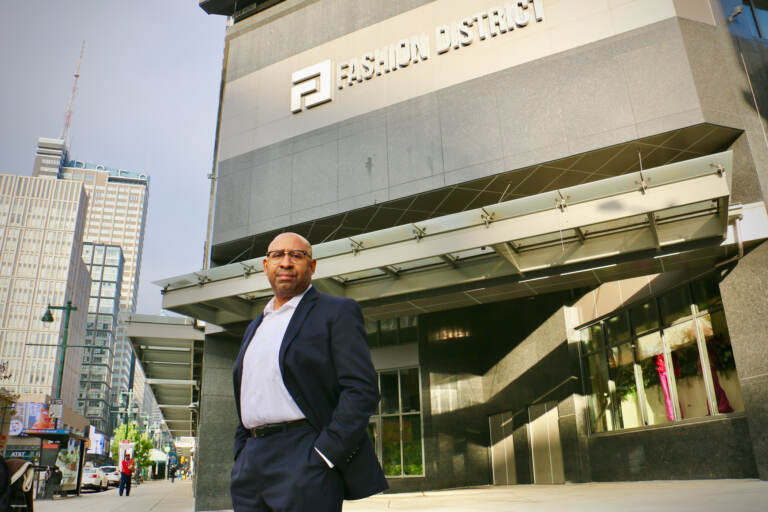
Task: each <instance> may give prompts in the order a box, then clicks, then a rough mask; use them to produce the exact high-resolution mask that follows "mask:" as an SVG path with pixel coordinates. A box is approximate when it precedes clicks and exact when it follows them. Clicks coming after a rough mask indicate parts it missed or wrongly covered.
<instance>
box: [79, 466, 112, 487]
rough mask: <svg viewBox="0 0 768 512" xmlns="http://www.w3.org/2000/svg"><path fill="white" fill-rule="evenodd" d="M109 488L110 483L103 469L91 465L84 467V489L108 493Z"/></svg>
mask: <svg viewBox="0 0 768 512" xmlns="http://www.w3.org/2000/svg"><path fill="white" fill-rule="evenodd" d="M108 487H109V481H108V480H107V475H105V474H104V471H102V470H101V468H97V467H96V466H93V465H91V464H86V465H85V467H83V484H82V486H81V488H83V489H96V490H97V491H106V490H107V488H108Z"/></svg>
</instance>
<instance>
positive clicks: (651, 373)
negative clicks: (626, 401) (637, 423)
mask: <svg viewBox="0 0 768 512" xmlns="http://www.w3.org/2000/svg"><path fill="white" fill-rule="evenodd" d="M637 363H638V366H639V367H640V378H641V385H642V390H643V399H642V406H643V412H644V413H645V421H646V424H647V425H658V424H661V423H668V422H670V421H672V420H674V419H675V411H674V407H672V402H671V401H670V400H668V399H667V397H668V396H669V389H670V388H669V381H668V379H667V366H666V361H665V359H664V346H663V344H662V342H661V332H660V331H655V332H651V333H649V334H646V335H644V336H639V337H638V338H637Z"/></svg>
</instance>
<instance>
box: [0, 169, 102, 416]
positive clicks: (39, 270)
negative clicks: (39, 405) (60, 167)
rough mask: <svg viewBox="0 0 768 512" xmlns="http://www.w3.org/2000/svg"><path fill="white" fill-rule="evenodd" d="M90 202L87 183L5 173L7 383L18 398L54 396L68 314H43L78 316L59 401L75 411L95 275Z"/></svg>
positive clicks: (0, 229)
mask: <svg viewBox="0 0 768 512" xmlns="http://www.w3.org/2000/svg"><path fill="white" fill-rule="evenodd" d="M86 208H87V198H86V195H85V190H84V189H83V186H82V184H80V183H77V182H65V181H56V180H51V179H41V178H35V177H30V176H9V175H0V360H2V361H5V362H7V363H8V366H9V370H10V371H9V373H10V374H11V377H10V379H9V380H8V381H7V382H6V383H4V386H5V387H7V388H8V389H9V390H10V391H12V392H14V393H18V394H47V395H49V396H55V395H56V391H57V390H56V386H57V378H58V375H59V372H60V371H61V370H62V368H61V364H60V361H61V352H60V350H61V349H60V348H57V347H55V346H53V345H57V344H59V343H60V338H61V336H62V335H63V333H64V327H63V322H62V317H63V313H62V312H61V311H55V310H54V311H53V313H54V314H53V317H54V321H53V322H52V323H44V322H42V321H41V317H42V316H43V313H44V312H45V310H46V306H47V305H48V304H51V305H56V306H62V305H64V304H66V302H67V301H72V304H73V305H74V306H75V307H77V310H75V311H72V313H71V316H70V321H69V329H68V342H67V343H68V345H70V347H69V348H68V349H67V351H66V358H65V363H64V369H63V377H62V389H61V398H62V399H63V402H64V404H65V405H66V406H67V407H69V408H71V409H76V405H77V393H78V388H79V382H78V381H79V378H80V365H81V362H82V357H83V356H82V352H83V350H82V348H80V347H78V345H79V346H82V345H83V342H84V335H85V322H86V315H87V305H88V291H89V289H90V286H91V283H90V277H89V275H88V270H87V269H86V268H85V265H84V264H83V262H82V259H81V257H80V254H81V244H82V242H81V240H82V236H83V228H84V227H85V215H86Z"/></svg>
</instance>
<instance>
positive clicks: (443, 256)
mask: <svg viewBox="0 0 768 512" xmlns="http://www.w3.org/2000/svg"><path fill="white" fill-rule="evenodd" d="M440 259H441V260H443V261H444V262H446V263H447V264H449V265H450V266H452V267H453V268H458V267H459V262H458V261H456V258H454V257H453V256H451V255H449V254H441V255H440Z"/></svg>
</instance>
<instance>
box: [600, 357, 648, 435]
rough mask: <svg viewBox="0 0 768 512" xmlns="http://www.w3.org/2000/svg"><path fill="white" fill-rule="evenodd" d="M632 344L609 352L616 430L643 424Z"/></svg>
mask: <svg viewBox="0 0 768 512" xmlns="http://www.w3.org/2000/svg"><path fill="white" fill-rule="evenodd" d="M633 351H634V350H633V348H632V344H631V343H624V344H622V345H619V346H616V347H613V348H611V349H610V351H609V352H608V366H609V372H610V377H611V381H612V382H613V383H614V395H615V397H616V428H632V427H639V426H640V425H642V424H643V422H642V416H641V413H640V402H639V400H638V397H637V383H636V381H635V360H634V354H633Z"/></svg>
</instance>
